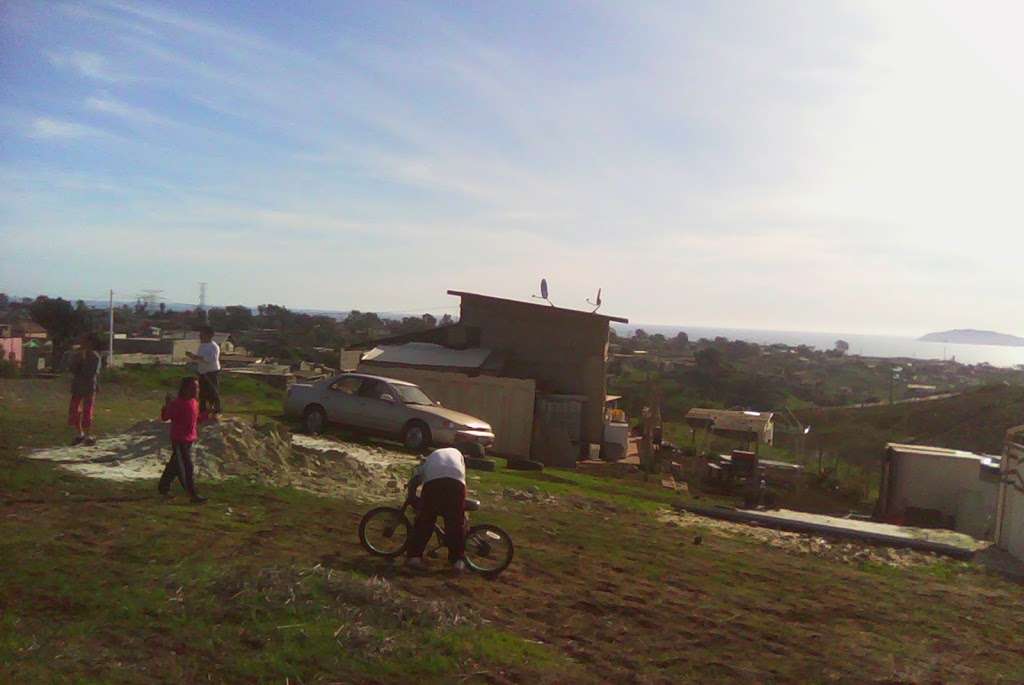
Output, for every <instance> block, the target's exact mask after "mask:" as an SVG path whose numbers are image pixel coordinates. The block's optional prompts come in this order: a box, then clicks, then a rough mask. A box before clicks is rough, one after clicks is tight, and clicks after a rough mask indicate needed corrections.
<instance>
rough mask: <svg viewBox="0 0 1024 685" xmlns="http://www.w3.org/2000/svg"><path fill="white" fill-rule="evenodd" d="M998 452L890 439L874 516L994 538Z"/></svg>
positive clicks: (997, 485)
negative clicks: (947, 447) (992, 452)
mask: <svg viewBox="0 0 1024 685" xmlns="http://www.w3.org/2000/svg"><path fill="white" fill-rule="evenodd" d="M999 467H1000V458H999V457H998V456H992V455H985V454H974V453H973V452H965V451H963V450H952V449H946V448H943V447H929V446H926V445H903V444H899V443H889V444H888V445H887V446H886V449H885V459H884V460H883V462H882V481H881V484H880V487H879V493H878V508H877V509H876V512H875V515H876V518H878V519H880V520H883V521H888V522H890V523H899V524H905V525H911V526H913V525H926V526H932V527H938V528H949V529H951V530H956V531H959V532H961V533H967V534H968V535H971V536H973V537H976V538H979V539H985V540H992V539H994V534H995V528H996V502H997V499H998V496H999V489H1000V486H999V481H1000V477H999Z"/></svg>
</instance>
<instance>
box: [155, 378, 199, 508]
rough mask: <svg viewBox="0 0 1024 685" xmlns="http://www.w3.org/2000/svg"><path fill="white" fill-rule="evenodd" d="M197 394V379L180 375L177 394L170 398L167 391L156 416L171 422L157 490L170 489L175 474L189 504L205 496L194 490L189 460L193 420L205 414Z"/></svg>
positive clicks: (167, 491) (165, 492)
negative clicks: (167, 452)
mask: <svg viewBox="0 0 1024 685" xmlns="http://www.w3.org/2000/svg"><path fill="white" fill-rule="evenodd" d="M198 394H199V383H198V382H197V381H196V379H195V378H193V377H191V376H189V377H188V378H182V379H181V387H180V388H179V389H178V397H177V398H176V399H174V398H172V397H171V396H170V395H168V396H167V397H166V398H165V399H164V408H163V409H162V410H161V411H160V419H161V420H162V421H170V422H171V459H170V461H168V462H167V466H165V467H164V472H163V475H161V476H160V484H159V485H158V486H157V490H158V491H159V492H160V494H161V495H164V496H167V495H168V494H170V491H171V483H172V482H173V481H174V479H175V477H177V478H178V480H180V481H181V485H182V487H184V488H185V492H187V493H188V494H189V496H190V497H191V498H192V503H193V504H202V503H203V502H205V501H206V498H205V497H201V496H200V495H199V493H197V492H196V483H195V478H194V475H195V468H194V467H193V464H192V445H193V444H194V443H195V441H196V440H197V439H198V437H199V434H198V432H197V430H196V424H198V423H199V422H200V421H204V420H206V418H207V416H206V414H205V413H200V412H199V403H198V402H197V401H196V395H198Z"/></svg>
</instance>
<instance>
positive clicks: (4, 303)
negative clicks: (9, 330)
mask: <svg viewBox="0 0 1024 685" xmlns="http://www.w3.org/2000/svg"><path fill="white" fill-rule="evenodd" d="M10 304H11V300H10V298H9V297H7V293H0V309H7V307H8V306H9V305H10Z"/></svg>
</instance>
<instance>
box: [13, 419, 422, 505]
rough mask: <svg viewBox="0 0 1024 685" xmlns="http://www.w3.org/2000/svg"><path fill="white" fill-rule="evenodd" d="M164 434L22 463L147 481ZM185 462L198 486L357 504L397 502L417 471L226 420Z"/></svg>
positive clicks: (145, 431)
mask: <svg viewBox="0 0 1024 685" xmlns="http://www.w3.org/2000/svg"><path fill="white" fill-rule="evenodd" d="M167 430H168V429H167V424H165V423H161V422H160V421H143V422H140V423H137V424H135V425H134V426H132V427H131V428H130V429H128V430H127V431H125V432H124V433H119V434H114V435H108V436H105V437H102V438H100V439H98V440H97V441H96V445H95V446H92V447H87V446H84V445H79V446H74V447H71V446H67V447H54V448H47V449H41V450H35V451H31V452H28V453H27V454H26V456H28V457H30V458H32V459H42V460H48V461H52V462H56V463H58V464H60V466H61V467H62V468H65V469H67V470H69V471H72V472H74V473H78V474H81V475H84V476H89V477H92V478H102V479H105V480H114V481H122V482H123V481H134V480H146V479H154V478H159V477H160V474H161V472H162V471H163V468H164V464H166V463H167V460H168V459H169V458H170V443H169V440H168V437H167ZM193 460H194V463H195V465H196V476H197V480H198V481H199V482H200V483H202V482H204V481H217V480H223V479H225V478H230V477H242V478H245V479H248V480H249V481H250V482H258V483H262V484H265V485H273V486H292V487H295V488H299V489H301V490H306V491H308V492H314V493H317V494H320V495H329V496H335V497H348V498H352V499H354V500H356V501H358V502H370V501H378V500H388V499H396V498H400V497H401V496H402V492H403V488H404V485H405V483H406V481H407V480H408V478H409V475H410V473H411V471H412V469H413V467H414V466H415V465H416V464H417V463H418V461H417V459H416V457H414V456H412V455H410V454H407V453H405V452H401V451H398V450H392V449H388V448H387V447H383V446H377V445H366V444H360V443H350V442H341V441H339V440H335V439H332V438H326V437H312V436H308V435H299V434H295V435H293V434H291V433H290V432H289V431H288V430H287V429H285V428H283V427H282V426H280V425H279V424H275V423H264V424H263V425H260V426H254V425H253V424H252V423H251V422H250V421H247V420H245V419H241V418H233V417H227V418H223V419H221V420H220V421H218V422H211V423H205V424H203V425H202V426H201V427H200V430H199V440H198V441H197V442H196V444H195V447H194V448H193Z"/></svg>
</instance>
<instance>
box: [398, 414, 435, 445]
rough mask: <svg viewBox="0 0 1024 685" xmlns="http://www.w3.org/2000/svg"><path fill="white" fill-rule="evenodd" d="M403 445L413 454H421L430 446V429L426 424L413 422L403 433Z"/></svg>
mask: <svg viewBox="0 0 1024 685" xmlns="http://www.w3.org/2000/svg"><path fill="white" fill-rule="evenodd" d="M402 444H404V445H405V448H406V449H408V450H412V451H413V452H419V451H420V450H422V449H423V448H425V447H427V446H428V445H429V444H430V429H429V428H427V425H426V424H425V423H420V422H419V421H413V422H412V423H410V424H409V425H408V426H406V427H405V430H404V431H402Z"/></svg>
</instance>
